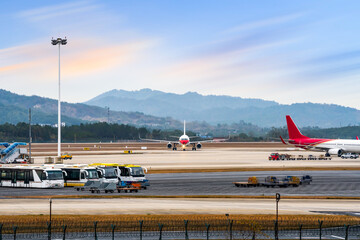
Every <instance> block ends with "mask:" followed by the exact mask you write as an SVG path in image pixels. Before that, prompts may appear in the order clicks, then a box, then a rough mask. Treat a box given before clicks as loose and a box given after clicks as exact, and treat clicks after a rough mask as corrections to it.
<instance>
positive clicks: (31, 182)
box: [0, 166, 64, 188]
mask: <svg viewBox="0 0 360 240" xmlns="http://www.w3.org/2000/svg"><path fill="white" fill-rule="evenodd" d="M0 186H1V187H23V188H63V187H64V178H63V174H62V171H61V170H60V169H53V168H45V167H33V166H31V167H30V166H15V167H7V166H6V167H4V166H0Z"/></svg>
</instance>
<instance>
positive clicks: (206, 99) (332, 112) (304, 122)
mask: <svg viewBox="0 0 360 240" xmlns="http://www.w3.org/2000/svg"><path fill="white" fill-rule="evenodd" d="M105 106H108V107H110V110H111V111H110V114H109V117H110V122H111V123H124V124H131V125H135V126H145V127H152V128H159V129H172V128H177V129H181V128H182V121H183V120H184V119H185V120H187V121H188V122H189V124H188V127H189V129H192V130H195V131H210V132H213V133H214V132H216V131H217V130H218V129H219V127H217V124H219V123H220V124H225V123H226V124H228V126H222V131H223V132H228V131H231V132H247V133H250V132H252V133H257V132H261V131H262V130H261V128H262V127H280V126H284V125H285V124H286V122H285V115H287V114H290V115H291V116H292V117H293V119H294V120H295V122H296V123H297V124H298V126H300V127H304V126H319V127H321V128H327V127H339V126H348V125H359V122H360V111H359V110H357V109H354V108H348V107H343V106H339V105H329V104H313V103H297V104H292V105H282V104H279V103H276V102H274V101H265V100H262V99H244V98H240V97H229V96H214V95H210V96H203V95H200V94H198V93H194V92H188V93H185V94H174V93H165V92H161V91H153V90H150V89H142V90H139V91H124V90H111V91H109V92H106V93H103V94H101V95H99V96H97V97H95V98H93V99H91V100H89V101H87V102H86V103H76V104H72V103H66V102H63V103H62V120H63V122H65V123H66V124H80V123H86V122H98V121H103V122H105V121H107V120H108V119H107V118H108V112H107V109H106V108H105ZM29 108H32V113H33V114H32V116H33V123H42V124H56V123H57V100H55V99H50V98H43V97H39V96H24V95H18V94H15V93H11V92H9V91H6V90H1V89H0V114H1V118H0V123H5V122H9V123H14V124H16V123H18V122H27V121H28V109H29ZM191 121H196V122H191ZM249 123H250V124H249ZM210 124H211V125H212V126H210Z"/></svg>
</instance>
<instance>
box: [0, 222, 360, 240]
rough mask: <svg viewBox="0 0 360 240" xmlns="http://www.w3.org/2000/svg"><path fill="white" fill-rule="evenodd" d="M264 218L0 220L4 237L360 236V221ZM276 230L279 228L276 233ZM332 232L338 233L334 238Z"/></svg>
mask: <svg viewBox="0 0 360 240" xmlns="http://www.w3.org/2000/svg"><path fill="white" fill-rule="evenodd" d="M275 226H276V222H275V221H269V220H262V219H253V220H251V221H249V220H246V221H242V220H233V219H204V220H200V219H198V220H190V221H188V220H178V219H177V220H173V219H168V220H166V219H161V220H136V221H135V220H132V221H131V220H119V221H101V220H99V221H90V220H86V221H78V220H66V221H65V220H64V221H61V220H54V221H52V222H51V223H50V222H46V221H26V222H16V223H15V222H14V223H11V222H6V223H1V222H0V240H3V239H48V240H50V239H95V240H97V239H99V240H100V239H104V240H107V239H140V240H143V239H144V240H145V239H146V240H147V239H160V240H161V239H185V240H186V239H277V238H278V239H308V238H316V239H336V238H338V239H360V221H358V222H357V221H354V220H352V221H351V224H349V222H345V223H344V222H341V221H335V220H334V221H322V220H313V221H309V220H307V221H306V222H303V223H302V222H300V221H297V220H295V219H294V220H293V221H291V220H279V223H278V230H277V229H276V227H275ZM276 231H278V232H277V233H278V234H276ZM330 236H335V237H333V238H331V237H330Z"/></svg>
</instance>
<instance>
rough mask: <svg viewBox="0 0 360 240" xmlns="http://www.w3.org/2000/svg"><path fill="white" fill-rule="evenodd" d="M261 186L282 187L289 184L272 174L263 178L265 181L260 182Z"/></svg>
mask: <svg viewBox="0 0 360 240" xmlns="http://www.w3.org/2000/svg"><path fill="white" fill-rule="evenodd" d="M262 185H263V186H265V187H268V188H269V187H272V188H273V187H280V188H283V187H288V186H289V184H288V182H287V181H279V180H278V179H277V178H276V177H274V176H268V177H266V178H265V182H264V183H262Z"/></svg>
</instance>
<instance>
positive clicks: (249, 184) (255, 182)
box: [233, 177, 260, 187]
mask: <svg viewBox="0 0 360 240" xmlns="http://www.w3.org/2000/svg"><path fill="white" fill-rule="evenodd" d="M233 184H235V186H236V187H258V186H260V183H259V181H258V179H257V177H249V178H248V181H247V182H233Z"/></svg>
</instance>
